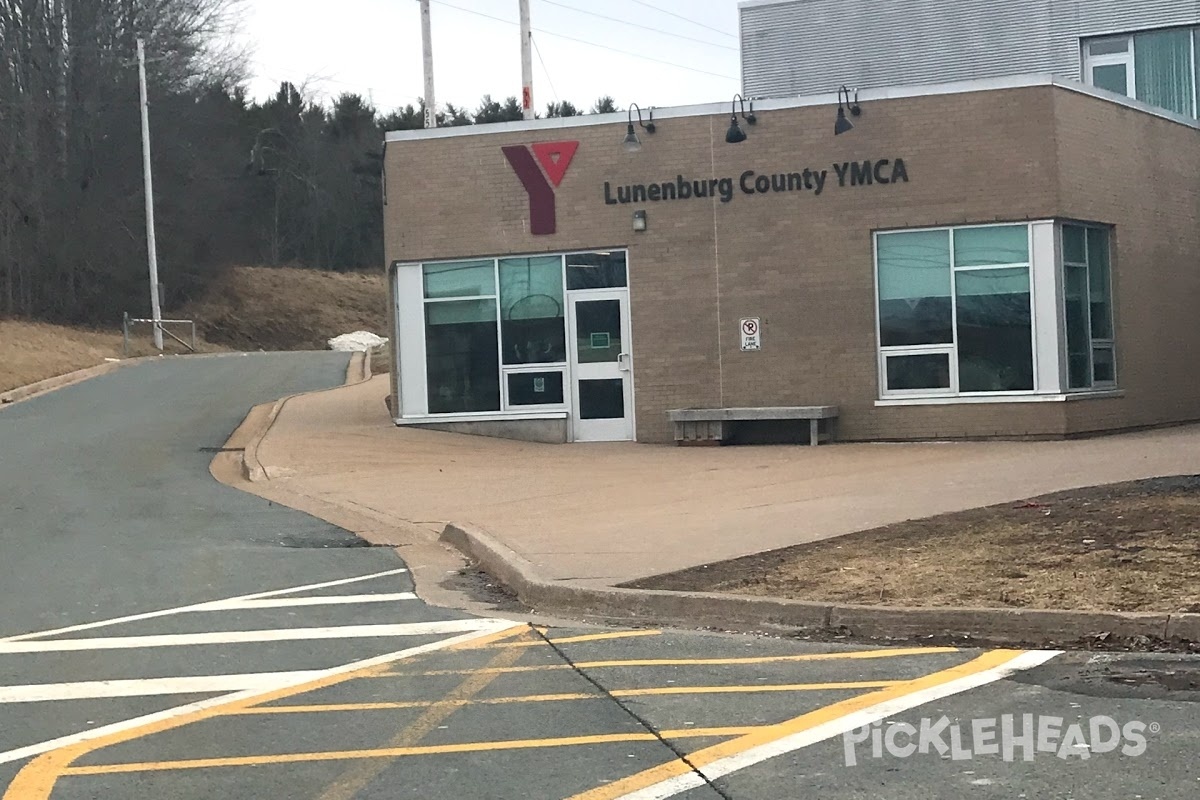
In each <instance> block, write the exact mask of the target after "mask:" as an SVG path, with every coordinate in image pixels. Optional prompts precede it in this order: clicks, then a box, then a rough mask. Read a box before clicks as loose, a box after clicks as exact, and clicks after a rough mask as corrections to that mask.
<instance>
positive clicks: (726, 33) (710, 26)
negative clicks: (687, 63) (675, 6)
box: [633, 0, 737, 39]
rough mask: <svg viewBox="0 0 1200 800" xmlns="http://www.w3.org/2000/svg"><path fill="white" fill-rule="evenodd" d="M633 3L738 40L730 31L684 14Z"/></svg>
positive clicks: (638, 1)
mask: <svg viewBox="0 0 1200 800" xmlns="http://www.w3.org/2000/svg"><path fill="white" fill-rule="evenodd" d="M633 2H635V3H637V4H638V5H639V6H645V7H646V8H652V9H654V10H655V11H657V12H659V13H660V14H666V15H667V16H668V17H675V18H676V19H681V20H683V21H684V22H690V23H692V24H693V25H699V26H700V27H701V28H705V29H707V30H710V31H713V32H714V33H719V34H721V35H722V36H728V37H729V38H731V39H736V38H737V36H736V35H734V34H732V33H730V32H729V31H723V30H721V29H720V28H714V27H713V26H712V25H705V24H704V23H703V22H697V21H696V20H694V19H692V18H691V17H685V16H683V15H682V14H676V13H675V12H674V11H667V10H666V9H665V8H659V7H658V6H655V5H651V4H650V3H644V2H642V0H633Z"/></svg>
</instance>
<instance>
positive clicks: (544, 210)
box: [500, 142, 579, 236]
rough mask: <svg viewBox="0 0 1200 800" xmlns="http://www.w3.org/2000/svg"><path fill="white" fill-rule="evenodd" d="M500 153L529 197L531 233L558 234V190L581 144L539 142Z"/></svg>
mask: <svg viewBox="0 0 1200 800" xmlns="http://www.w3.org/2000/svg"><path fill="white" fill-rule="evenodd" d="M500 149H501V150H503V151H504V157H505V158H507V159H508V163H509V164H511V165H512V168H513V172H515V173H517V177H518V178H520V179H521V185H522V186H524V187H525V193H526V194H528V195H529V232H530V233H532V234H534V235H535V236H537V235H541V234H546V233H554V231H555V215H554V186H558V185H559V184H560V183H562V179H563V176H564V175H566V174H567V167H569V166H571V159H572V158H574V157H575V151H576V150H577V149H579V142H538V143H537V144H534V145H530V146H528V147H526V146H525V145H520V144H518V145H510V146H508V147H502V148H500ZM531 150H532V152H531ZM535 158H536V160H535ZM538 164H541V165H542V166H541V169H539V168H538ZM542 170H545V174H542ZM547 178H548V179H549V180H547ZM551 183H553V184H554V186H551V185H550V184H551Z"/></svg>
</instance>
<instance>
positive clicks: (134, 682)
mask: <svg viewBox="0 0 1200 800" xmlns="http://www.w3.org/2000/svg"><path fill="white" fill-rule="evenodd" d="M321 674H322V672H321V670H293V671H290V672H253V673H249V674H245V675H196V676H192V677H184V678H136V679H129V680H125V679H122V680H111V681H75V682H72V683H33V684H27V685H24V686H0V704H4V703H40V702H47V701H51V700H93V699H97V698H102V697H149V696H151V695H162V694H206V693H209V692H243V691H247V690H250V689H270V688H273V687H275V686H278V685H280V684H281V683H293V682H299V683H302V682H304V681H308V680H312V679H313V678H316V677H319V676H320V675H321Z"/></svg>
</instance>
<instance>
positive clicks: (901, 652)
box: [374, 647, 958, 678]
mask: <svg viewBox="0 0 1200 800" xmlns="http://www.w3.org/2000/svg"><path fill="white" fill-rule="evenodd" d="M957 652H958V648H957V647H900V648H892V649H886V650H884V649H881V650H851V651H846V652H841V653H803V654H800V655H788V656H746V657H744V658H657V659H633V660H628V661H580V662H577V663H576V664H575V665H574V666H572V665H571V664H545V665H541V666H529V667H502V668H496V669H495V670H478V669H475V670H472V669H439V670H430V671H428V672H380V673H379V674H378V675H375V676H374V677H377V678H394V677H413V676H417V675H466V674H469V673H472V672H487V671H497V672H540V671H542V670H553V669H575V668H576V667H578V668H579V669H601V668H604V667H680V666H697V665H709V664H769V663H774V662H790V661H838V660H841V659H854V660H858V659H874V658H898V657H900V656H924V655H938V654H945V653H957Z"/></svg>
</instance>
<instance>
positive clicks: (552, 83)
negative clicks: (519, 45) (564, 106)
mask: <svg viewBox="0 0 1200 800" xmlns="http://www.w3.org/2000/svg"><path fill="white" fill-rule="evenodd" d="M529 41H530V42H531V43H532V44H533V52H535V53H537V57H538V62H539V63H540V64H541V65H542V72H544V73H546V83H548V84H550V92H551V93H552V94H553V95H554V102H556V103H557V102H559V98H558V90H557V89H555V88H554V80H553V79H552V78H551V77H550V70H548V69H546V62H545V60H543V59H542V51H541V50H539V49H538V46H537V39H534V38H533V34H532V33H531V34H529Z"/></svg>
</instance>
